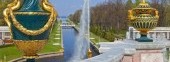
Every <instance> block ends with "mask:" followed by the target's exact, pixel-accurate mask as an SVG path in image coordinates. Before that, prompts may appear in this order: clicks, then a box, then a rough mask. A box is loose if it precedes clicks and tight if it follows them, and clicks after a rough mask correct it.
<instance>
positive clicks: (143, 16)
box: [128, 0, 159, 42]
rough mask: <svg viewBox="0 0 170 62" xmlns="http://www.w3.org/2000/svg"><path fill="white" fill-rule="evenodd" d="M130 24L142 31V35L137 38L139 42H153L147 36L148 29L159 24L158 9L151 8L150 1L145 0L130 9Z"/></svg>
mask: <svg viewBox="0 0 170 62" xmlns="http://www.w3.org/2000/svg"><path fill="white" fill-rule="evenodd" d="M128 13H129V15H128V18H129V20H130V25H131V26H133V27H134V28H135V29H136V30H138V31H140V34H141V37H140V38H139V39H136V40H137V41H139V42H152V41H153V40H152V39H149V38H148V37H147V34H148V31H149V30H151V29H153V28H155V27H156V26H157V22H158V19H159V16H158V11H157V10H156V9H154V8H151V7H150V6H149V4H148V3H146V2H145V0H143V1H142V2H141V3H140V4H139V5H138V6H137V7H136V8H134V9H132V10H129V11H128Z"/></svg>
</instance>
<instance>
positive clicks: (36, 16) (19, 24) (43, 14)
mask: <svg viewBox="0 0 170 62" xmlns="http://www.w3.org/2000/svg"><path fill="white" fill-rule="evenodd" d="M3 14H4V19H5V21H6V22H7V24H8V26H9V27H10V32H11V38H12V39H13V41H14V43H15V45H16V46H17V47H18V48H19V49H20V50H21V51H23V52H24V53H25V54H24V55H25V56H24V57H25V58H35V57H36V56H37V54H36V53H37V52H38V51H39V50H40V49H41V48H42V47H43V46H44V45H45V43H46V42H47V41H48V37H49V34H50V32H51V28H52V27H53V24H54V23H55V20H56V17H57V13H56V11H55V9H54V8H53V6H52V5H51V4H50V3H49V2H48V0H14V1H13V2H12V3H10V4H9V5H8V7H7V8H6V9H5V10H4V13H3ZM31 45H32V46H31ZM29 46H30V47H29Z"/></svg>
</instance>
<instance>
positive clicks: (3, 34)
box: [2, 32, 5, 40]
mask: <svg viewBox="0 0 170 62" xmlns="http://www.w3.org/2000/svg"><path fill="white" fill-rule="evenodd" d="M4 36H5V33H4V32H2V40H4V39H5V37H4Z"/></svg>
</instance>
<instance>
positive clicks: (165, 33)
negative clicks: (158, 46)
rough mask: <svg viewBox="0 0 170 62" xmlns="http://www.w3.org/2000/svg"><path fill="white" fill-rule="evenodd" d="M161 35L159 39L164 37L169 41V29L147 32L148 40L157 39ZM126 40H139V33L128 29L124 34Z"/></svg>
mask: <svg viewBox="0 0 170 62" xmlns="http://www.w3.org/2000/svg"><path fill="white" fill-rule="evenodd" d="M160 35H161V37H164V38H166V39H170V27H156V28H155V29H152V30H150V31H149V32H148V35H147V36H148V37H149V38H152V39H153V38H155V39H156V38H158V37H159V36H160ZM126 38H127V39H133V40H134V39H136V38H140V32H139V31H137V30H136V29H134V28H133V27H129V31H128V32H126Z"/></svg>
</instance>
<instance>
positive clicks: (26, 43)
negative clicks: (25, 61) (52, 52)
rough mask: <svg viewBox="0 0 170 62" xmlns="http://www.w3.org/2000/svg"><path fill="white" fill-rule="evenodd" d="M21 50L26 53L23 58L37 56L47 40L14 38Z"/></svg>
mask: <svg viewBox="0 0 170 62" xmlns="http://www.w3.org/2000/svg"><path fill="white" fill-rule="evenodd" d="M13 41H14V44H15V45H16V46H17V48H18V49H19V50H21V51H22V52H23V53H24V56H23V58H37V57H38V55H37V54H36V53H37V52H38V51H39V50H41V49H42V48H43V46H44V45H45V44H46V42H47V40H13Z"/></svg>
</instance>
